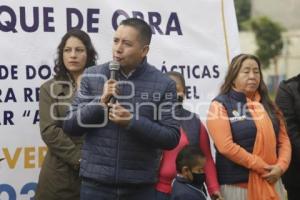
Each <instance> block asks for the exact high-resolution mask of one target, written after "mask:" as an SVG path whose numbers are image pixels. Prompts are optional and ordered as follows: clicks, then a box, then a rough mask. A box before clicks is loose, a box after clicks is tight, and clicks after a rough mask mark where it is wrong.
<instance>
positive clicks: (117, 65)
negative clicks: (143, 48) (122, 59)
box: [109, 60, 120, 71]
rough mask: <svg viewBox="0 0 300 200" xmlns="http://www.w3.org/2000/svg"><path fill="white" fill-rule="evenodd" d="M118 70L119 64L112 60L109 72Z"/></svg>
mask: <svg viewBox="0 0 300 200" xmlns="http://www.w3.org/2000/svg"><path fill="white" fill-rule="evenodd" d="M119 69H120V63H118V62H117V61H115V60H113V61H111V62H110V63H109V71H118V70H119Z"/></svg>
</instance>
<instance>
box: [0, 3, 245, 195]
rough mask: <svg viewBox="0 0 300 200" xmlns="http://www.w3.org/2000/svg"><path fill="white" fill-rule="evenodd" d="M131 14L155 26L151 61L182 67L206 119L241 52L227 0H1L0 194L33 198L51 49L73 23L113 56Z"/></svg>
mask: <svg viewBox="0 0 300 200" xmlns="http://www.w3.org/2000/svg"><path fill="white" fill-rule="evenodd" d="M128 17H139V18H143V19H144V20H145V21H146V22H148V23H149V24H150V25H151V27H152V28H153V39H152V43H151V45H150V52H149V54H148V55H149V56H148V61H149V62H150V63H151V64H154V65H155V66H157V68H158V69H160V70H161V71H163V72H166V71H171V70H172V71H178V72H181V73H182V74H183V75H184V76H185V78H186V82H187V101H186V105H185V106H186V107H187V108H188V109H190V110H192V111H194V112H196V113H198V114H200V116H201V117H202V118H203V117H205V112H206V111H207V107H208V104H209V102H210V100H211V99H212V98H213V97H214V96H215V95H216V94H217V92H218V88H219V85H220V83H221V82H222V80H223V78H224V75H225V72H226V69H227V66H228V62H229V60H230V58H231V57H232V56H234V55H236V54H237V53H239V51H240V49H239V41H238V31H237V24H236V18H235V11H234V6H233V1H232V0H226V1H225V0H189V1H176V3H175V2H174V1H171V0H164V1H159V0H152V1H146V0H144V1H135V0H122V1H121V0H120V1H116V0H112V1H99V0H86V1H72V0H64V1H60V0H51V1H50V0H48V1H46V0H45V1H25V0H18V1H11V0H1V4H0V52H1V53H0V85H1V86H0V158H5V159H4V160H3V161H1V162H0V199H1V200H2V199H3V200H15V199H24V200H25V199H33V198H32V197H33V196H34V189H35V187H36V182H37V179H38V175H39V170H40V166H41V164H42V160H43V157H44V155H45V152H46V148H45V145H44V143H43V142H42V140H41V137H40V133H39V128H38V123H39V113H38V93H39V86H40V85H41V83H42V82H44V81H46V80H47V79H49V78H51V77H52V76H53V63H54V59H55V56H56V48H57V45H58V44H59V42H60V39H61V37H62V36H63V34H64V33H65V32H66V31H67V30H69V29H71V28H74V27H77V28H81V29H82V30H84V31H86V32H88V33H89V35H90V37H91V38H92V41H93V44H94V46H95V47H96V49H97V51H98V54H99V60H98V63H103V62H106V61H109V60H111V46H112V37H113V33H114V29H116V26H117V24H118V23H119V22H120V21H121V20H123V19H125V18H128Z"/></svg>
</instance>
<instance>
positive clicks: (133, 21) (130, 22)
mask: <svg viewBox="0 0 300 200" xmlns="http://www.w3.org/2000/svg"><path fill="white" fill-rule="evenodd" d="M120 25H124V26H131V27H133V28H135V29H136V30H137V31H138V32H139V34H140V39H141V42H142V43H143V44H144V45H149V44H150V42H151V37H152V30H151V27H150V26H149V25H148V24H147V23H146V22H145V21H144V20H142V19H138V18H128V19H125V20H123V21H122V22H121V23H120Z"/></svg>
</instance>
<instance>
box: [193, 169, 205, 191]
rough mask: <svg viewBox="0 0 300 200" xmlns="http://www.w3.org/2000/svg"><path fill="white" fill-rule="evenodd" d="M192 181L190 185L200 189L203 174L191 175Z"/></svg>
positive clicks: (203, 179) (203, 178) (203, 177)
mask: <svg viewBox="0 0 300 200" xmlns="http://www.w3.org/2000/svg"><path fill="white" fill-rule="evenodd" d="M192 175H193V181H192V185H194V186H196V187H198V188H199V187H200V188H202V186H203V183H204V181H205V173H193V172H192Z"/></svg>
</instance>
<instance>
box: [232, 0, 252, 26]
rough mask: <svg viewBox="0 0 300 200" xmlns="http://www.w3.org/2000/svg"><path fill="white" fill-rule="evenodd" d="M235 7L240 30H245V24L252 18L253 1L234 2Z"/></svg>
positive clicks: (238, 0) (240, 0) (235, 0)
mask: <svg viewBox="0 0 300 200" xmlns="http://www.w3.org/2000/svg"><path fill="white" fill-rule="evenodd" d="M234 6H235V13H236V17H237V21H238V27H239V30H244V26H243V24H244V23H245V22H247V21H248V20H249V19H250V17H251V0H234Z"/></svg>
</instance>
